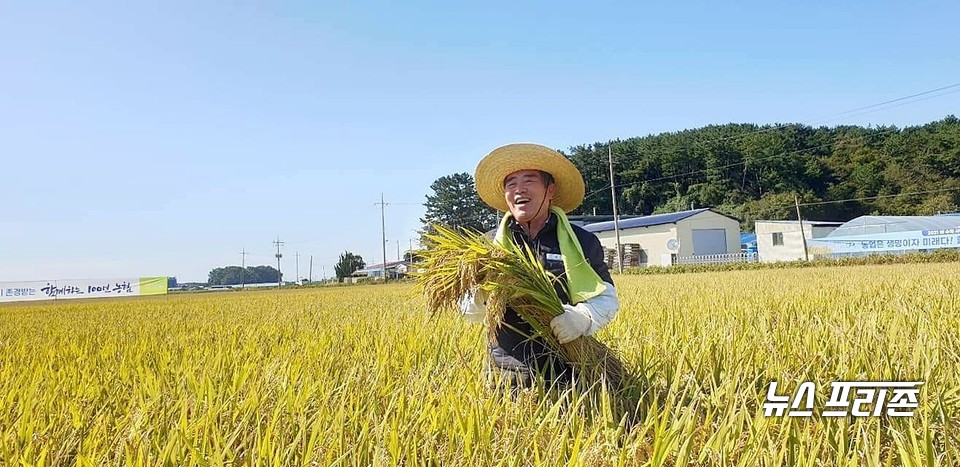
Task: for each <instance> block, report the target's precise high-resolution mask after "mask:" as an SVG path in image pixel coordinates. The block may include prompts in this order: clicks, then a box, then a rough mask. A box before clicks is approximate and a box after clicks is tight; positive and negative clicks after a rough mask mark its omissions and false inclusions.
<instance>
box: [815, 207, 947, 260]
mask: <svg viewBox="0 0 960 467" xmlns="http://www.w3.org/2000/svg"><path fill="white" fill-rule="evenodd" d="M809 243H810V252H811V253H812V254H814V255H817V256H857V255H864V254H871V253H909V252H924V251H931V250H936V249H940V248H960V215H957V214H944V215H939V216H860V217H858V218H856V219H853V220H851V221H848V222H845V223H844V224H842V225H840V226H839V227H837V228H836V229H835V230H834V231H833V232H831V233H830V234H829V235H827V236H825V237H822V238H816V239H810V240H809Z"/></svg>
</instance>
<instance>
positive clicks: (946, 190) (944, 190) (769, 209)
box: [744, 187, 960, 216]
mask: <svg viewBox="0 0 960 467" xmlns="http://www.w3.org/2000/svg"><path fill="white" fill-rule="evenodd" d="M954 191H960V187H953V188H939V189H936V190H922V191H910V192H906V193H895V194H890V195H876V196H862V197H858V198H845V199H835V200H827V201H811V202H808V203H799V206H821V205H826V204H839V203H849V202H851V201H874V200H878V199H887V198H896V197H898V196H912V195H926V194H931V193H950V192H954ZM793 206H794V205H793V204H783V205H780V206H770V207H767V208H764V209H759V210H748V211H746V212H745V213H744V214H750V215H752V216H756V215H757V214H762V213H767V212H773V211H782V210H784V209H789V208H791V207H793Z"/></svg>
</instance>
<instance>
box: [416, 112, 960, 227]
mask: <svg viewBox="0 0 960 467" xmlns="http://www.w3.org/2000/svg"><path fill="white" fill-rule="evenodd" d="M608 151H609V152H610V153H611V154H612V156H613V161H614V184H615V185H616V186H617V205H618V209H619V211H620V213H621V214H623V215H650V214H658V213H664V212H674V211H682V210H686V209H691V208H702V207H711V208H714V209H716V210H718V211H720V212H723V213H726V214H729V215H731V216H733V217H736V218H738V219H741V221H742V222H743V227H744V228H745V229H752V228H753V222H754V221H755V220H757V219H795V218H796V210H795V207H794V198H795V197H796V198H797V199H798V200H799V202H800V203H804V204H807V206H804V208H803V215H804V217H805V218H808V219H816V220H823V221H846V220H849V219H852V218H854V217H857V216H861V215H866V214H874V215H933V214H937V213H943V212H956V211H960V119H957V118H956V117H955V116H952V115H951V116H948V117H946V118H944V119H942V120H939V121H935V122H931V123H928V124H925V125H920V126H911V127H905V128H897V127H893V126H879V127H861V126H852V125H846V126H836V127H816V128H815V127H811V126H807V125H799V124H786V125H756V124H726V125H710V126H706V127H703V128H698V129H692V130H684V131H679V132H671V133H661V134H657V135H648V136H642V137H633V138H628V139H623V140H620V139H617V140H613V141H608V142H597V143H593V144H583V145H579V146H575V147H572V148H570V149H569V150H568V151H561V152H562V153H564V155H565V156H567V157H568V158H569V159H570V160H571V161H572V162H573V163H574V165H576V166H577V168H578V169H579V170H580V173H581V174H582V175H583V178H584V182H585V183H586V193H587V195H586V198H585V199H584V201H583V204H582V205H581V206H580V207H579V208H578V209H577V210H576V211H574V212H573V213H572V214H581V215H592V214H597V215H609V214H612V203H611V194H610V172H609V170H610V169H609V165H608V155H607V154H608ZM431 189H432V191H433V193H432V194H429V195H427V200H426V202H425V203H424V206H425V207H426V209H427V212H426V215H425V216H424V218H422V219H421V222H423V223H424V230H425V231H428V229H429V227H428V226H429V225H430V224H431V223H441V224H444V225H448V226H453V227H461V228H469V229H472V230H480V231H484V230H488V229H491V228H493V227H495V226H496V220H497V218H498V216H497V215H496V213H493V210H492V209H490V208H487V207H486V206H484V205H483V203H482V202H481V201H480V198H479V196H477V195H476V190H475V187H474V185H473V178H472V177H471V176H470V174H467V173H461V174H454V175H448V176H445V177H441V178H440V179H437V181H436V182H434V184H433V185H431ZM910 193H916V194H910Z"/></svg>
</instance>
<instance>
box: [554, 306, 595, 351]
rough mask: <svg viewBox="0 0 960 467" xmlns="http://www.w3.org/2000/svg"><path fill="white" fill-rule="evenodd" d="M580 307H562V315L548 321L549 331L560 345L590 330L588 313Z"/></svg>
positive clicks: (591, 322) (590, 322)
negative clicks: (551, 331)
mask: <svg viewBox="0 0 960 467" xmlns="http://www.w3.org/2000/svg"><path fill="white" fill-rule="evenodd" d="M581 308H585V307H582V306H574V305H563V314H562V315H560V316H557V317H556V318H553V319H552V320H551V321H550V329H552V330H553V335H555V336H557V340H559V341H560V343H561V344H566V343H567V342H570V341H572V340H574V339H576V338H578V337H580V336H582V335H584V334H586V332H587V331H589V330H590V325H591V324H593V320H592V319H590V312H589V311H588V310H583V309H581Z"/></svg>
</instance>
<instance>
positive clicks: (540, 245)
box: [490, 213, 613, 380]
mask: <svg viewBox="0 0 960 467" xmlns="http://www.w3.org/2000/svg"><path fill="white" fill-rule="evenodd" d="M507 227H508V233H509V234H510V235H512V238H513V242H514V243H515V244H516V245H524V244H526V245H527V246H529V247H530V249H531V250H532V251H533V252H535V253H536V254H537V256H538V257H539V258H540V263H541V264H543V266H544V268H545V269H546V270H548V271H550V272H551V273H552V274H554V275H555V276H557V279H558V282H557V283H555V284H554V288H555V289H556V291H557V295H558V296H559V297H560V301H561V302H563V303H566V304H569V303H570V298H569V297H567V293H566V290H564V289H565V288H566V284H567V272H566V270H565V269H564V267H563V259H562V258H561V256H560V254H561V253H560V242H559V239H558V237H557V217H556V215H555V214H553V213H551V214H550V217H549V218H547V222H546V224H545V225H544V226H543V228H542V229H540V232H538V233H537V236H536V237H535V238H530V237H528V236H527V234H526V233H524V231H523V229H522V228H521V227H520V224H519V223H518V222H517V221H516V220H514V219H513V218H511V219H510V221H509V222H508V224H507ZM571 227H572V228H573V232H574V234H575V235H576V236H577V240H578V241H579V242H580V247H581V248H582V249H583V255H584V257H585V258H586V260H587V262H589V263H590V266H592V267H593V270H594V271H596V272H597V274H598V275H599V276H600V279H601V280H603V281H604V282H608V283H610V284H613V279H611V278H610V271H609V269H608V268H607V264H606V263H605V262H604V251H603V247H602V246H601V245H600V240H599V239H597V236H596V235H594V234H592V233H590V232H587V231H586V230H584V229H583V228H582V227H580V226H577V225H571ZM534 334H535V331H534V329H533V327H532V326H530V325H529V324H527V323H526V322H525V321H524V320H523V319H522V318H520V316H519V315H518V314H517V313H516V311H514V310H513V309H512V308H510V307H507V309H506V311H505V312H504V315H503V320H502V321H501V323H500V326H498V327H497V329H496V332H495V339H496V341H495V342H494V343H492V344H491V345H490V356H491V358H492V359H493V363H494V365H495V366H497V367H498V368H501V369H504V370H513V371H518V370H520V371H526V370H527V369H529V370H533V371H537V372H543V373H544V375H545V376H546V377H547V378H550V379H554V380H556V379H565V378H566V377H568V376H569V374H570V371H569V366H568V365H567V364H566V363H564V362H563V361H562V359H558V358H555V356H554V355H552V353H553V352H552V351H551V350H550V348H549V347H548V346H547V344H546V342H545V341H544V340H543V339H542V338H539V337H535V338H531V336H533V335H534Z"/></svg>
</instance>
